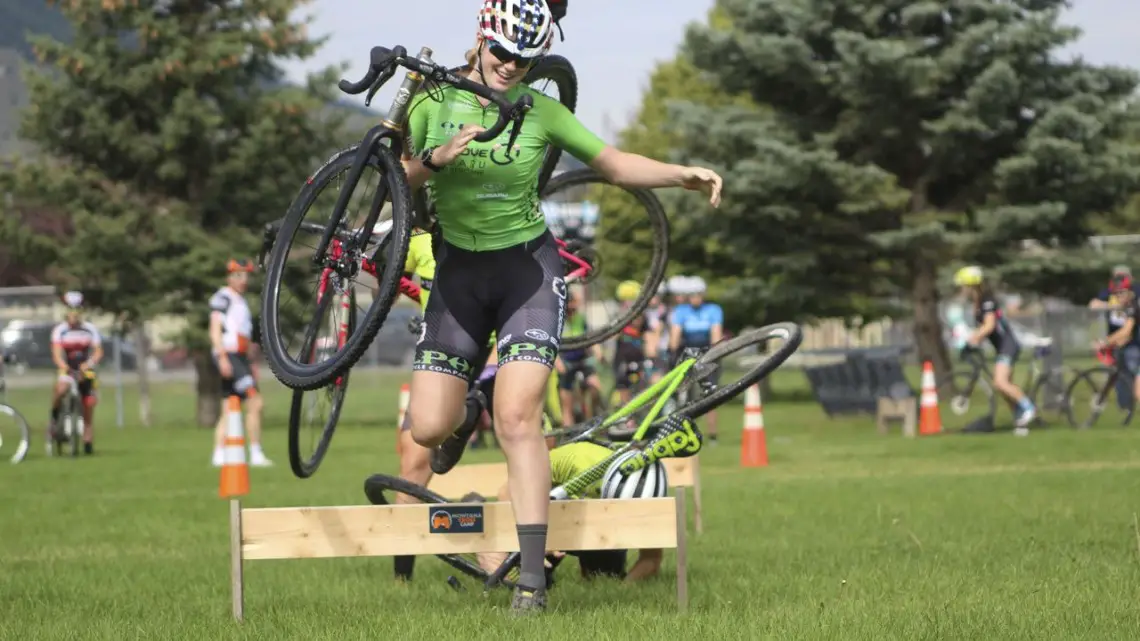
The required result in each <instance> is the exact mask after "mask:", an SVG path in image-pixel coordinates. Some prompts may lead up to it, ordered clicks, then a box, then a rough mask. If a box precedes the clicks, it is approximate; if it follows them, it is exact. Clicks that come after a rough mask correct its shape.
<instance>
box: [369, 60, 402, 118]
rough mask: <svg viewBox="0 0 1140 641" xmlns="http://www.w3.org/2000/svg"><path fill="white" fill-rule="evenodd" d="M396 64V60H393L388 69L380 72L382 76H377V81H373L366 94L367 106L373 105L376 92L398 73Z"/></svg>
mask: <svg viewBox="0 0 1140 641" xmlns="http://www.w3.org/2000/svg"><path fill="white" fill-rule="evenodd" d="M396 66H397V65H396V62H395V61H393V62H392V63H391V64H390V65H389V66H388V68H387V69H385V70H384V71H383V72H381V73H380V76H379V77H378V78H376V82H374V83H372V86H371V87H369V88H368V93H367V94H366V95H365V96H364V106H365V107H368V106H371V105H372V99H373V98H375V97H376V92H378V91H380V87H383V86H384V83H386V82H388V81H389V80H391V79H392V76H394V75H396Z"/></svg>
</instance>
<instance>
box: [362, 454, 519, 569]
mask: <svg viewBox="0 0 1140 641" xmlns="http://www.w3.org/2000/svg"><path fill="white" fill-rule="evenodd" d="M389 492H390V493H393V495H392V496H391V497H389V496H388V495H387V494H386V493H389ZM395 493H399V494H405V495H407V496H410V497H412V498H413V499H415V500H416V501H419V502H420V503H426V504H428V505H434V504H439V503H454V501H448V500H447V499H445V498H444V497H442V496H440V495H439V494H436V493H435V492H432V491H431V490H429V489H427V488H426V487H424V486H422V485H417V484H415V483H412V482H411V481H407V480H405V479H402V478H400V477H398V476H389V475H387V474H373V475H372V476H370V477H368V478H367V479H365V481H364V495H365V496H366V497H368V501H369V502H370V503H372V504H373V505H392V504H395V502H396V501H395ZM436 556H438V557H439V558H440V559H441V560H443V561H444V562H445V563H447V564H448V565H450V566H451V567H453V568H455V569H456V570H459V571H460V572H462V573H464V574H466V575H468V576H470V577H473V578H476V579H479V580H482V581H485V580H487V578H488V577H489V576H490V573H488V572H487V571H486V570H484V569H483V568H482V567H481V566H480V565H479V562H478V559H477V557H476V555H474V554H437V555H436ZM503 584H504V585H506V586H507V587H509V588H513V587H514V583H512V582H509V581H506V580H504V581H503Z"/></svg>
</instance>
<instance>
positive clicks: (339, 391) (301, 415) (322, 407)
mask: <svg viewBox="0 0 1140 641" xmlns="http://www.w3.org/2000/svg"><path fill="white" fill-rule="evenodd" d="M334 298H337V299H339V300H334ZM319 305H321V306H324V305H340V306H341V309H342V310H343V311H345V312H346V318H344V319H341V322H334V323H332V324H331V326H330V327H329V328H328V329H330V330H331V334H330V335H328V336H324V337H321V338H317V339H316V341H314V343H313V344H312V345H310V346H309V353H310V354H312V360H316V359H317V356H318V355H319V352H320V351H322V350H327V349H329V348H328V347H327V346H328V345H332V346H338V345H339V344H340V343H341V342H342V341H343V340H344V339H345V338H347V337H348V336H351V335H352V333H353V331H355V329H356V314H355V313H353V312H354V311H355V309H356V292H355V291H353V290H349V292H348V295H347V296H340V297H333V296H329V297H327V298H326V299H324V300H322V301H321V302H320V303H319ZM350 373H351V370H347V371H345V372H344V373H343V374H341V375H339V376H337V377H335V378H333V380H332V381H330V382H329V384H328V385H325V386H324V387H323V388H321V389H319V390H314V391H311V392H305V391H303V390H293V403H292V406H291V407H290V409H289V467H290V468H292V470H293V474H294V475H295V476H296V477H297V478H300V479H307V478H309V477H310V476H312V475H313V474H314V473H315V472H316V471H317V468H318V467H320V465H321V461H323V460H324V458H325V454H327V453H328V450H329V445H330V444H331V443H332V437H333V433H335V432H336V426H337V422H338V421H339V420H340V410H341V408H342V407H344V397H345V394H347V393H348V375H349V374H350ZM302 428H306V430H305V431H306V432H307V433H308V438H305V436H304V435H303V434H302ZM305 441H308V444H309V447H308V448H305V447H304V446H303V443H304V442H305ZM304 451H309V452H311V453H310V454H308V455H305V454H304V453H303V452H304Z"/></svg>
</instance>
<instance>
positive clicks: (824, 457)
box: [0, 372, 1140, 641]
mask: <svg viewBox="0 0 1140 641" xmlns="http://www.w3.org/2000/svg"><path fill="white" fill-rule="evenodd" d="M781 376H782V377H783V378H780V379H778V380H777V381H776V384H777V390H778V391H787V392H793V391H796V390H795V388H796V386H798V385H799V384H800V382H801V381H802V379H803V376H802V375H801V374H798V373H796V372H790V373H785V374H781ZM403 378H404V377H394V376H392V375H387V376H384V375H378V374H365V373H363V372H361V373H360V374H358V375H354V378H353V382H352V389H351V391H350V393H349V401H348V404H347V406H346V409H345V415H344V418H343V424H342V426H341V428H340V430H339V432H338V434H337V436H336V439H335V440H334V442H333V445H332V449H331V451H330V453H329V456H328V458H327V459H326V461H325V464H324V466H323V467H322V468H321V470H320V471H319V472H318V473H317V474H316V476H314V477H313V478H311V479H308V480H304V481H302V480H299V479H296V478H294V477H293V476H292V473H291V472H290V471H289V468H288V463H287V460H286V436H285V423H286V416H287V411H288V406H287V398H288V397H287V393H286V391H285V390H283V389H282V388H280V387H277V386H270V388H269V389H267V390H266V395H267V398H268V402H269V409H268V411H267V416H266V419H267V433H266V442H265V446H266V450H267V452H268V454H269V455H270V457H271V458H273V459H274V460H275V461H276V462H277V466H276V467H275V468H273V469H268V470H262V469H255V470H252V472H251V474H252V492H251V494H250V496H249V497H248V499H247V501H246V505H247V506H251V507H259V506H292V505H346V504H364V503H366V501H365V499H364V495H363V491H362V484H363V480H364V478H365V477H366V476H367V475H369V474H370V473H373V472H377V471H389V472H391V471H394V470H395V469H396V457H395V451H394V431H393V428H394V423H395V415H396V407H395V406H396V399H397V393H398V391H397V390H398V387H399V383H400V382H402V380H403ZM155 398H156V406H155V408H154V409H155V414H156V426H155V427H154V428H151V429H144V428H141V427H137V426H134V425H128V426H127V427H126V428H125V429H122V430H119V429H116V428H115V427H114V403H113V396H112V394H111V392H110V390H107V391H106V392H105V393H104V402H103V404H102V406H101V408H100V409H101V414H100V426H99V436H98V454H97V456H95V457H92V458H89V459H81V460H70V459H59V460H51V459H46V458H45V457H44V455H43V448H42V443H41V442H40V441H39V440H38V439H39V431H40V430H41V429H42V423H43V417H44V416H45V415H46V412H47V410H46V407H47V399H48V397H47V391H46V390H43V391H35V392H33V391H24V390H16V391H13V392H12V393H11V394H10V396H9V400H10V401H12V402H13V404H15V405H16V406H17V407H20V408H22V410H23V411H24V413H25V414H26V415H27V416H28V417H29V418H30V419H32V420H33V421H34V422H35V423H36V430H37V441H36V446H35V447H34V448H33V450H32V453H31V454H30V455H29V457H28V459H27V460H26V461H25V462H24V463H22V464H20V465H18V466H5V467H3V468H0V514H2V515H3V517H2V520H0V603H2V604H3V605H2V606H0V639H3V640H7V639H13V640H16V639H19V640H22V641H23V640H28V641H30V640H41V639H43V640H47V639H61V640H63V639H66V640H72V639H107V640H122V639H147V640H157V639H178V640H183V639H185V640H188V641H190V640H192V641H204V640H207V639H273V640H275V641H276V640H281V639H305V640H306V641H309V640H311V641H318V640H325V639H327V640H330V641H331V640H336V641H343V640H349V639H381V638H385V639H399V640H405V639H431V640H435V639H441V638H444V639H448V638H452V639H454V638H458V639H503V638H512V637H513V638H519V639H535V638H543V639H547V640H549V641H561V640H564V639H574V640H576V641H581V640H583V639H644V638H656V639H692V638H700V639H718V640H719V639H781V640H791V639H842V640H844V641H859V640H868V641H871V640H873V641H885V640H888V639H899V640H906V641H914V640H919V639H963V640H986V641H995V640H999V639H1001V640H1004V639H1034V640H1039V639H1066V640H1069V639H1082V640H1093V639H1104V640H1112V641H1122V640H1126V639H1135V638H1137V634H1138V633H1137V632H1136V631H1137V629H1140V613H1138V612H1140V610H1138V608H1137V606H1136V604H1137V602H1138V598H1140V530H1138V525H1137V512H1140V501H1138V500H1137V496H1138V495H1140V492H1138V490H1140V481H1138V475H1137V471H1138V469H1140V446H1138V442H1137V439H1136V437H1135V435H1134V434H1132V433H1131V431H1130V430H1128V429H1121V428H1115V429H1100V430H1094V431H1089V432H1085V433H1077V432H1075V431H1073V430H1070V429H1068V428H1064V427H1062V428H1055V429H1050V430H1043V431H1041V432H1038V433H1035V434H1033V435H1031V436H1030V437H1029V438H1027V439H1018V438H1015V437H1013V436H1011V435H1009V434H1008V433H1004V434H1003V433H998V434H992V435H981V436H961V435H953V436H950V435H947V436H941V437H932V438H924V439H918V440H907V439H903V438H902V437H901V436H898V433H897V431H896V432H894V433H892V435H891V436H889V437H881V436H879V435H877V434H876V433H875V430H874V427H873V425H872V421H871V420H870V419H868V418H855V419H836V420H832V419H828V418H826V417H824V416H823V414H822V413H821V412H820V411H819V410H818V408H817V407H816V406H815V405H814V403H805V402H798V401H781V400H779V399H766V403H765V407H764V418H765V421H766V425H767V437H768V448H769V453H770V456H771V465H770V466H768V467H767V468H762V469H741V468H740V467H739V465H738V457H739V451H738V443H739V430H740V423H741V412H740V407H739V406H738V405H737V406H735V407H729V408H728V409H726V410H724V411H722V412H721V429H722V432H723V435H722V439H721V443H720V445H719V446H717V447H709V448H707V449H706V451H705V452H704V453H702V472H703V485H704V505H705V507H704V509H705V533H704V534H703V535H700V536H693V537H691V538H690V542H691V547H690V550H691V552H690V575H689V578H690V591H691V609H690V611H689V612H688V613H687V614H683V615H682V614H678V613H677V612H676V611H675V600H674V584H673V577H674V570H673V566H672V562H673V559H674V555H673V554H672V553H671V552H669V553H666V567H665V568H664V570H663V574H662V576H660V577H659V578H658V579H657V580H655V581H652V582H650V583H648V584H645V585H634V586H627V585H622V584H619V583H612V582H595V583H585V582H583V581H582V580H581V579H579V578H578V577H577V576H576V567H575V566H576V563H575V562H574V561H573V560H571V561H568V562H567V563H566V564H565V565H564V566H563V568H562V569H561V570H560V572H559V583H558V585H557V586H556V587H555V589H554V590H553V591H552V593H551V595H550V596H551V611H550V612H548V613H547V615H546V616H543V617H540V618H537V619H530V620H514V619H511V618H510V617H509V616H507V615H506V613H505V612H504V606H505V605H506V604H507V602H508V598H509V595H508V593H507V592H506V591H505V590H503V591H501V592H499V593H496V594H493V595H492V596H490V597H489V598H484V597H482V596H481V594H480V592H479V591H478V590H477V589H476V586H475V584H474V582H472V581H469V580H466V581H465V585H466V586H467V588H468V591H467V592H465V593H458V592H455V591H453V590H451V589H450V588H449V587H447V585H446V583H445V579H446V577H447V576H448V575H449V574H451V573H452V572H451V571H450V569H449V568H447V567H446V566H445V565H444V564H443V563H442V562H440V561H438V560H436V559H434V558H430V557H428V558H421V559H420V560H419V562H418V565H417V568H416V579H415V581H414V583H413V584H411V585H409V586H398V585H396V584H395V583H394V581H393V579H392V562H391V560H390V559H383V558H380V559H335V560H305V561H260V562H256V563H249V564H247V566H246V583H247V592H246V622H245V623H243V624H237V623H235V622H234V621H233V620H232V619H231V615H230V599H229V556H228V553H229V552H228V541H227V536H228V534H227V532H228V526H227V514H228V505H227V502H225V501H223V500H221V499H219V498H218V497H217V495H216V491H217V482H218V471H217V470H216V469H214V468H212V467H210V466H209V456H210V450H211V436H210V434H209V432H208V431H206V430H201V429H196V428H193V427H192V424H193V409H194V397H193V390H192V386H191V385H189V384H179V385H166V386H159V387H157V388H156V389H155ZM127 407H128V410H129V411H128V413H127V414H128V417H131V416H133V415H134V414H135V412H134V408H135V401H134V396H133V393H132V392H131V391H130V390H128V394H127ZM1002 420H1004V421H1005V422H1008V420H1009V419H1008V414H1006V415H1005V416H1004V417H1003V419H1002ZM476 454H477V455H476ZM499 456H501V455H500V454H499V453H498V452H497V451H491V452H478V453H469V454H468V456H467V457H466V458H465V459H464V461H465V462H472V461H488V460H496V459H498V457H499Z"/></svg>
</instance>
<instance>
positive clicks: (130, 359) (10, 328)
mask: <svg viewBox="0 0 1140 641" xmlns="http://www.w3.org/2000/svg"><path fill="white" fill-rule="evenodd" d="M55 326H56V323H54V322H52V321H25V320H14V321H10V322H9V323H8V324H7V325H5V326H4V328H3V329H0V352H4V353H5V354H8V355H9V357H10V358H11V361H12V364H13V365H12V366H13V368H14V369H15V370H16V371H17V372H22V371H24V370H27V369H54V368H55V363H53V362H52V360H51V331H52V329H54V328H55ZM118 341H119V339H118V338H117V337H115V336H106V335H105V336H103V352H104V356H103V363H102V364H101V365H100V369H103V370H107V369H110V368H113V367H114V360H113V359H114V354H115V343H116V342H118ZM120 349H121V358H122V365H123V370H124V371H131V370H134V369H135V367H136V366H137V365H136V364H137V363H138V358H137V356H136V355H135V349H134V347H133V346H132V345H131V343H130V342H129V341H123V342H122V343H120Z"/></svg>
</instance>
